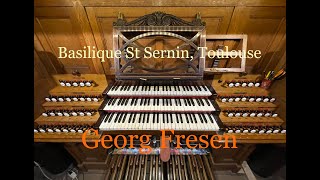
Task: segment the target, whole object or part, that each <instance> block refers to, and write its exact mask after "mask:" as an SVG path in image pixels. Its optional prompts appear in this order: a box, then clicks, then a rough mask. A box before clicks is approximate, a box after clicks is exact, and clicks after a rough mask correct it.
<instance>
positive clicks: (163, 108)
mask: <svg viewBox="0 0 320 180" xmlns="http://www.w3.org/2000/svg"><path fill="white" fill-rule="evenodd" d="M218 109H219V108H218V107H217V105H216V103H215V102H214V101H211V100H209V99H208V98H184V97H183V96H181V98H110V99H108V100H107V101H106V104H105V106H104V108H103V110H105V111H109V112H118V111H123V112H150V111H152V112H213V111H218Z"/></svg>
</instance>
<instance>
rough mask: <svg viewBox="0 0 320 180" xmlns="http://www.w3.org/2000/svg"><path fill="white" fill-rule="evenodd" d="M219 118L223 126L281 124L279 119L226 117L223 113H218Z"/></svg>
mask: <svg viewBox="0 0 320 180" xmlns="http://www.w3.org/2000/svg"><path fill="white" fill-rule="evenodd" d="M219 117H220V120H221V122H222V123H223V124H224V125H225V126H239V125H241V126H246V125H250V126H262V125H268V126H280V125H281V124H282V123H283V120H282V119H280V118H279V117H228V116H226V115H225V114H224V113H220V115H219Z"/></svg>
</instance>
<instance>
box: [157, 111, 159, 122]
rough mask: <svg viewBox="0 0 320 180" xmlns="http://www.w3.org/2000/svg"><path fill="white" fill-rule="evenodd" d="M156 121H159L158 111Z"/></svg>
mask: <svg viewBox="0 0 320 180" xmlns="http://www.w3.org/2000/svg"><path fill="white" fill-rule="evenodd" d="M157 123H159V113H157Z"/></svg>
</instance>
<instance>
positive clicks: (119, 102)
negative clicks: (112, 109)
mask: <svg viewBox="0 0 320 180" xmlns="http://www.w3.org/2000/svg"><path fill="white" fill-rule="evenodd" d="M122 100H123V99H122V98H120V99H119V101H118V103H117V106H119V105H120V104H121V101H122Z"/></svg>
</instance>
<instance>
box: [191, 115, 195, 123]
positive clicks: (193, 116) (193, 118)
mask: <svg viewBox="0 0 320 180" xmlns="http://www.w3.org/2000/svg"><path fill="white" fill-rule="evenodd" d="M191 118H192V120H193V121H194V122H196V116H195V115H194V114H193V113H192V114H191Z"/></svg>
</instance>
